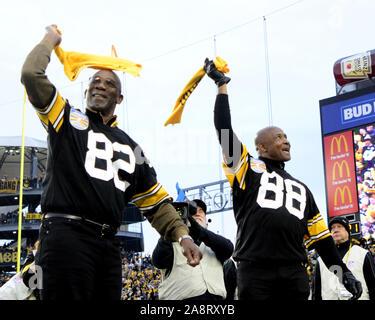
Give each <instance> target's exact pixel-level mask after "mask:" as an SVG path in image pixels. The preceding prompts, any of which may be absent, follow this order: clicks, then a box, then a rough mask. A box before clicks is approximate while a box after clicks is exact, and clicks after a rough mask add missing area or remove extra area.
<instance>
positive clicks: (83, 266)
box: [35, 218, 122, 300]
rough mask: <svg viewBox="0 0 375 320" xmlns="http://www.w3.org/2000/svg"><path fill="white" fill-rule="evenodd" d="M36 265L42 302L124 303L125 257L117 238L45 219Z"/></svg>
mask: <svg viewBox="0 0 375 320" xmlns="http://www.w3.org/2000/svg"><path fill="white" fill-rule="evenodd" d="M39 236H40V243H39V248H38V252H37V256H36V261H35V262H36V265H38V266H40V267H41V271H42V279H43V282H42V287H43V288H42V290H41V299H42V300H120V299H121V287H122V285H121V257H120V249H119V246H118V245H117V244H116V243H115V240H114V237H113V236H111V237H107V238H105V237H101V236H100V232H99V230H98V229H96V228H93V227H91V226H88V225H86V224H84V223H83V222H81V221H76V220H68V219H65V218H49V219H46V220H43V222H42V225H41V228H40V235H39Z"/></svg>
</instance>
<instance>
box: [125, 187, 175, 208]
mask: <svg viewBox="0 0 375 320" xmlns="http://www.w3.org/2000/svg"><path fill="white" fill-rule="evenodd" d="M169 198H170V195H169V194H168V192H167V191H165V189H164V188H163V187H162V186H161V185H160V184H159V183H157V184H155V185H154V186H153V187H152V188H150V189H149V190H148V191H146V192H144V193H142V194H138V195H135V196H134V197H133V198H132V200H131V201H132V202H133V203H134V204H135V205H136V206H137V207H138V208H139V210H140V211H141V212H142V213H145V212H147V211H149V210H151V209H153V208H155V207H156V206H157V205H159V204H160V203H161V202H162V201H164V200H166V199H169Z"/></svg>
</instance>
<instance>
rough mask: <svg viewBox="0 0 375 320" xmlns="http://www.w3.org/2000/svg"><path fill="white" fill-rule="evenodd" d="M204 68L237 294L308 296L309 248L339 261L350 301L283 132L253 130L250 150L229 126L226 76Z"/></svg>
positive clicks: (356, 292) (354, 285) (351, 284)
mask: <svg viewBox="0 0 375 320" xmlns="http://www.w3.org/2000/svg"><path fill="white" fill-rule="evenodd" d="M204 70H205V71H206V73H207V75H208V76H209V77H210V78H211V79H213V80H214V81H215V84H216V85H217V87H218V94H217V96H216V102H215V108H214V123H215V128H216V131H217V134H218V138H219V142H220V144H221V147H222V150H223V156H224V163H223V168H224V171H225V175H226V176H227V178H228V180H229V183H230V185H231V187H232V192H233V211H234V215H235V219H236V222H237V241H236V246H235V251H234V254H233V258H234V260H236V261H237V284H238V290H239V299H240V300H269V299H274V300H276V299H277V300H280V299H283V300H284V299H288V300H306V299H308V297H309V293H310V288H309V281H308V275H307V272H306V264H307V255H306V248H308V249H309V250H311V249H314V248H315V249H316V250H317V251H318V252H319V254H320V255H321V257H322V258H323V260H324V262H325V263H326V264H327V265H328V266H332V265H338V266H339V267H341V268H342V270H343V273H344V277H343V281H344V285H345V287H346V288H347V290H348V291H350V292H351V293H353V296H354V298H355V299H357V298H358V297H359V296H360V295H361V284H360V282H359V281H357V280H356V279H355V278H354V277H353V275H352V273H351V272H350V271H349V270H348V268H347V267H346V265H345V264H344V263H343V262H342V261H341V259H340V257H339V255H338V252H337V250H336V248H335V245H334V243H333V240H332V237H331V235H330V232H329V230H328V228H327V226H326V224H325V223H324V220H323V218H322V216H321V214H320V212H319V209H318V207H317V205H316V204H315V201H314V198H313V195H312V193H311V192H310V190H309V189H308V188H307V186H306V185H304V184H303V183H302V182H301V181H299V180H297V179H295V178H294V177H292V176H291V175H290V174H289V173H288V172H287V171H285V162H287V161H289V160H290V159H291V156H290V142H289V140H288V139H287V136H286V134H285V133H284V132H283V130H281V129H280V128H278V127H273V126H272V127H266V128H264V129H262V130H260V131H258V133H257V135H256V138H255V147H256V150H257V151H258V156H259V157H258V159H256V158H255V157H253V156H251V155H250V154H249V153H248V151H247V149H246V147H245V146H244V145H243V144H242V143H241V142H240V141H239V139H238V138H237V136H236V134H235V133H234V131H233V129H232V124H231V116H230V109H229V99H228V92H227V83H228V82H229V81H230V78H228V77H226V76H225V75H224V74H223V73H222V72H220V71H218V70H217V69H216V67H215V65H214V63H213V62H212V61H210V60H208V59H206V61H205V64H204Z"/></svg>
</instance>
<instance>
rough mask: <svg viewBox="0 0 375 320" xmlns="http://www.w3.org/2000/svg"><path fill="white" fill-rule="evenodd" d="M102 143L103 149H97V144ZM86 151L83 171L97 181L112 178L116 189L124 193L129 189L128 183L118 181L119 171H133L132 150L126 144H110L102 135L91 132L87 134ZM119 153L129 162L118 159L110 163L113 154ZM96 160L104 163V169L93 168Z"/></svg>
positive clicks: (133, 159) (133, 156)
mask: <svg viewBox="0 0 375 320" xmlns="http://www.w3.org/2000/svg"><path fill="white" fill-rule="evenodd" d="M98 142H99V143H103V144H104V149H98V148H97V143H98ZM87 148H88V151H87V153H86V160H85V169H86V171H87V173H88V174H89V175H90V176H91V177H93V178H97V179H101V180H104V181H109V180H111V179H112V178H113V180H114V183H115V186H116V188H118V189H120V190H121V191H125V190H126V189H127V188H128V187H129V185H130V184H129V182H127V181H124V180H120V178H119V170H120V169H121V170H124V171H126V172H128V173H129V174H132V173H133V172H134V170H135V155H134V152H133V150H132V149H131V148H130V147H129V146H128V145H126V144H120V143H118V142H115V143H112V142H111V141H110V140H109V139H108V138H107V137H106V136H105V135H104V134H103V133H97V132H94V131H92V130H90V131H89V133H88V140H87ZM114 151H116V152H121V153H124V154H127V155H128V156H129V162H127V161H125V160H123V159H118V160H116V161H113V162H112V158H113V152H114ZM96 159H102V160H105V161H106V169H101V168H97V167H95V161H96Z"/></svg>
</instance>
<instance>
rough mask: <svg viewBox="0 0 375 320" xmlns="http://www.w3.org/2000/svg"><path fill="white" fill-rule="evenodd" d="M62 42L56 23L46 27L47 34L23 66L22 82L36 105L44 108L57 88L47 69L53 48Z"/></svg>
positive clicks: (31, 100)
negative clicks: (47, 73) (51, 80)
mask: <svg viewBox="0 0 375 320" xmlns="http://www.w3.org/2000/svg"><path fill="white" fill-rule="evenodd" d="M60 43H61V35H60V34H59V32H58V31H57V29H56V25H50V26H48V27H46V34H45V35H44V37H43V39H42V41H41V42H40V43H39V44H37V45H36V46H35V47H34V49H33V50H32V51H31V52H30V53H29V55H28V56H27V58H26V60H25V62H24V65H23V67H22V73H21V82H22V83H23V85H24V86H25V88H26V92H27V95H28V97H29V99H30V102H31V103H32V104H33V106H34V107H36V108H39V109H43V108H45V107H46V106H47V105H49V104H50V102H51V101H52V99H53V97H54V95H55V92H56V88H55V87H54V85H53V84H52V83H51V82H50V81H49V80H48V78H47V76H46V74H45V71H46V68H47V66H48V64H49V62H50V56H51V52H52V50H53V48H54V47H55V46H57V45H59V44H60Z"/></svg>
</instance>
